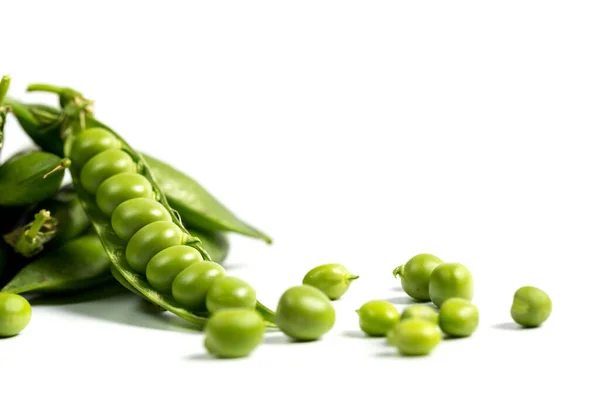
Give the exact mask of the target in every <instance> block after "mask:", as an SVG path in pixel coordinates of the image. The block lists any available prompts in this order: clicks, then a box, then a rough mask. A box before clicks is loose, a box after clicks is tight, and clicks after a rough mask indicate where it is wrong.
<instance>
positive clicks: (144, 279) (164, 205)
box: [29, 85, 274, 326]
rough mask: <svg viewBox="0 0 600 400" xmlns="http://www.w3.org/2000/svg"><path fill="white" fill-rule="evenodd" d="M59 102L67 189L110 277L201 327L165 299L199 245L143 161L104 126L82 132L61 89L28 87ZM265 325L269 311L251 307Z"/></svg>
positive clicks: (71, 97)
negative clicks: (102, 251)
mask: <svg viewBox="0 0 600 400" xmlns="http://www.w3.org/2000/svg"><path fill="white" fill-rule="evenodd" d="M29 90H40V91H48V92H53V93H57V94H59V95H60V98H61V104H64V105H65V106H64V109H65V112H66V116H65V117H64V120H63V125H62V135H63V137H65V139H66V140H65V144H64V155H65V156H66V157H67V158H69V159H70V160H71V162H72V163H71V165H70V167H69V169H70V172H71V177H72V181H73V186H74V188H75V191H76V193H77V195H78V198H79V200H80V202H81V204H82V206H83V208H84V210H85V212H86V214H87V215H88V217H89V219H90V221H91V223H92V225H93V226H94V228H95V230H96V233H97V234H98V236H99V238H100V240H101V242H102V245H103V246H104V248H105V250H106V253H107V255H108V257H109V258H110V260H111V262H112V266H111V268H112V273H113V275H114V276H115V278H116V279H117V280H118V281H119V282H121V283H122V284H123V285H124V286H126V287H128V288H129V289H130V290H132V291H133V292H135V293H137V294H139V295H141V296H143V297H145V298H146V299H148V300H150V301H151V302H153V303H154V304H156V305H157V306H159V307H162V308H164V309H166V310H168V311H171V312H172V313H174V314H176V315H178V316H180V317H181V318H184V319H186V320H188V321H190V322H193V323H196V324H198V325H200V326H203V325H204V324H205V322H206V319H207V317H208V313H207V312H206V311H201V310H190V309H186V308H184V307H183V306H182V305H181V304H179V303H178V302H177V301H175V299H174V298H173V296H172V293H171V285H172V283H173V280H174V279H175V277H176V275H178V274H179V273H180V272H182V271H183V270H185V269H186V268H188V267H190V266H193V265H194V264H195V263H198V262H201V261H204V260H205V261H210V259H211V258H210V255H209V254H208V252H207V251H206V250H205V249H204V247H203V246H202V244H201V241H200V239H198V238H197V237H195V236H193V235H192V234H190V232H189V231H188V230H187V229H186V228H185V227H184V225H183V223H182V222H181V220H180V218H179V217H178V215H177V214H176V212H175V211H174V210H173V209H172V208H171V206H170V205H169V202H168V200H167V197H166V196H165V194H164V193H163V190H162V189H161V187H160V186H159V185H158V183H157V182H156V179H155V177H154V174H153V172H152V170H151V168H150V166H149V165H148V163H147V162H146V161H145V159H144V157H143V156H142V155H140V154H139V153H137V152H136V151H135V150H134V149H132V148H131V146H129V145H128V143H127V142H126V141H125V140H124V139H123V138H122V137H121V136H119V135H118V134H117V133H116V132H114V131H112V130H110V129H109V128H107V127H102V128H101V127H87V126H86V114H87V113H89V107H88V106H89V104H90V103H89V101H87V100H86V99H84V98H83V96H82V95H81V94H80V93H78V92H76V91H74V90H72V89H68V88H56V87H52V86H48V85H32V86H30V87H29ZM256 308H257V311H259V312H260V313H261V314H262V316H263V318H264V319H265V321H266V322H267V324H269V323H270V324H272V323H273V319H274V313H273V311H271V310H269V309H268V308H266V307H265V306H264V305H262V304H261V303H260V302H257V303H256Z"/></svg>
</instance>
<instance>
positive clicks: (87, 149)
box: [69, 128, 121, 169]
mask: <svg viewBox="0 0 600 400" xmlns="http://www.w3.org/2000/svg"><path fill="white" fill-rule="evenodd" d="M120 148H121V143H120V142H119V140H118V139H117V138H116V137H115V135H113V134H112V133H111V132H110V131H108V130H106V129H102V128H88V129H86V130H84V131H82V132H81V133H79V134H78V135H77V138H76V139H75V140H74V141H73V146H72V148H71V152H70V155H69V157H70V159H71V162H72V163H73V167H74V168H76V169H79V168H82V167H83V166H84V164H85V163H86V162H88V160H90V159H91V158H92V157H93V156H95V155H96V154H98V153H101V152H103V151H105V150H108V149H120Z"/></svg>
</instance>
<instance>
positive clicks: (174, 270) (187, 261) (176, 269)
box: [146, 245, 202, 293]
mask: <svg viewBox="0 0 600 400" xmlns="http://www.w3.org/2000/svg"><path fill="white" fill-rule="evenodd" d="M199 261H202V256H201V255H200V252H199V251H198V250H196V249H195V248H193V247H191V246H186V245H176V246H171V247H167V248H166V249H164V250H161V251H160V252H158V253H156V255H155V256H154V257H152V258H151V259H150V261H149V262H148V266H147V267H146V278H147V279H148V283H150V285H152V287H154V288H155V289H156V290H158V291H159V292H163V293H170V292H171V286H172V285H173V281H174V280H175V277H176V276H177V275H178V274H179V273H180V272H181V271H183V270H184V269H186V268H187V267H189V266H190V265H192V264H195V263H197V262H199Z"/></svg>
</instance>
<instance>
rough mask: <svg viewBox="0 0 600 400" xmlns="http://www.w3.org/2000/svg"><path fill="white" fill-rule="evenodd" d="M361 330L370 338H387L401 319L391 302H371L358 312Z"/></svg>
mask: <svg viewBox="0 0 600 400" xmlns="http://www.w3.org/2000/svg"><path fill="white" fill-rule="evenodd" d="M356 312H357V313H358V317H359V320H358V321H359V326H360V329H361V330H362V331H363V332H364V333H366V334H367V335H369V336H374V337H378V336H385V335H386V334H387V333H388V332H389V331H390V329H392V328H393V327H394V325H396V323H397V322H398V320H399V319H400V314H399V313H398V310H397V309H396V306H394V305H393V304H392V303H390V302H389V301H384V300H371V301H368V302H366V303H364V304H363V305H362V306H361V307H360V308H359V309H358V310H356Z"/></svg>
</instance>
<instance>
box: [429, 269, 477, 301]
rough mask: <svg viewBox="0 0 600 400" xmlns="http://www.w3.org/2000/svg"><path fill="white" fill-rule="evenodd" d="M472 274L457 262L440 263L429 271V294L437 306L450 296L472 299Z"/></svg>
mask: <svg viewBox="0 0 600 400" xmlns="http://www.w3.org/2000/svg"><path fill="white" fill-rule="evenodd" d="M473 286H474V285H473V275H472V274H471V271H469V270H468V269H467V268H466V267H465V266H464V265H462V264H459V263H442V264H440V265H439V266H438V267H437V268H436V269H434V270H433V272H432V273H431V278H430V279H429V294H430V295H431V301H432V302H433V304H435V305H436V306H438V307H441V306H442V303H443V302H444V301H446V300H447V299H450V298H452V297H460V298H463V299H465V300H469V301H471V300H472V299H473Z"/></svg>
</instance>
